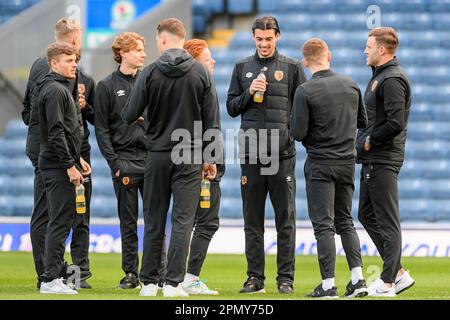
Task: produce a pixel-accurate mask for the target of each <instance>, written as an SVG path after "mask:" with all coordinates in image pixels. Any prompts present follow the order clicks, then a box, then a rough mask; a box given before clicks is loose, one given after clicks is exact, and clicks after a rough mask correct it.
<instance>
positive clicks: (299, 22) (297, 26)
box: [276, 13, 314, 36]
mask: <svg viewBox="0 0 450 320" xmlns="http://www.w3.org/2000/svg"><path fill="white" fill-rule="evenodd" d="M276 18H277V20H278V23H279V25H280V30H281V33H282V34H283V33H284V32H289V31H290V32H296V33H297V34H298V35H299V36H300V34H301V33H302V32H304V30H307V29H309V28H313V23H314V21H313V19H312V18H311V16H310V15H308V14H304V13H297V14H283V15H281V14H280V15H277V16H276ZM299 31H300V32H299Z"/></svg>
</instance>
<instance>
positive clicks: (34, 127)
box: [22, 57, 95, 167]
mask: <svg viewBox="0 0 450 320" xmlns="http://www.w3.org/2000/svg"><path fill="white" fill-rule="evenodd" d="M49 72H50V68H49V66H48V63H47V59H46V58H45V57H41V58H39V59H37V60H36V61H35V62H34V63H33V65H32V67H31V70H30V75H29V78H28V83H27V88H26V91H25V97H24V100H23V111H22V119H23V122H24V123H25V124H26V125H27V126H28V132H27V143H26V154H27V156H28V157H29V158H30V160H31V162H32V164H33V166H34V167H37V166H38V159H39V151H40V141H41V138H40V129H39V113H38V111H37V99H38V96H39V90H37V89H36V88H37V84H38V83H39V81H41V80H42V79H43V78H44V76H45V75H46V74H48V73H49ZM69 82H70V87H69V91H71V92H72V91H73V90H76V87H77V85H78V84H84V86H85V89H86V91H85V96H86V103H87V105H86V107H85V108H84V109H83V111H82V112H81V115H82V117H83V127H84V137H83V144H82V148H81V149H82V150H81V154H82V156H83V157H84V158H88V157H89V153H90V150H91V146H90V144H89V129H88V125H87V122H90V123H91V124H92V125H93V124H94V109H93V104H94V92H95V82H94V80H93V79H92V77H90V76H88V75H86V74H85V73H84V72H83V71H82V70H81V69H80V68H78V69H77V79H76V80H75V79H74V80H69ZM35 89H36V90H35ZM73 96H74V97H75V101H77V100H78V97H77V96H76V93H73Z"/></svg>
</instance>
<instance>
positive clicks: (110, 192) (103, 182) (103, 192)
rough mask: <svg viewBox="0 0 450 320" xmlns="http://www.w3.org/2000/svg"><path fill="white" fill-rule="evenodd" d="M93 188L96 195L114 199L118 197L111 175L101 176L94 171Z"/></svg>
mask: <svg viewBox="0 0 450 320" xmlns="http://www.w3.org/2000/svg"><path fill="white" fill-rule="evenodd" d="M92 190H93V191H92V193H93V195H94V196H95V197H97V196H105V197H111V198H113V199H115V197H116V194H115V193H114V186H113V182H112V178H111V175H108V176H101V175H98V174H95V173H94V174H93V176H92Z"/></svg>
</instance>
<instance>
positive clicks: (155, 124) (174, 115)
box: [122, 49, 220, 162]
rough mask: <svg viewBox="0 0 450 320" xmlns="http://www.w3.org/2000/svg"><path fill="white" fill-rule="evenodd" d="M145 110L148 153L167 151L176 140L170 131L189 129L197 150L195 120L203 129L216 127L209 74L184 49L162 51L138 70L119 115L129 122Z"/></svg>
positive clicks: (216, 108)
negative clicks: (199, 122) (138, 72)
mask: <svg viewBox="0 0 450 320" xmlns="http://www.w3.org/2000/svg"><path fill="white" fill-rule="evenodd" d="M145 109H147V118H148V126H147V130H146V139H147V141H146V143H147V149H148V150H149V151H152V152H162V151H171V150H172V149H173V148H174V147H175V146H176V145H177V144H178V143H180V141H179V140H177V139H174V140H175V141H173V140H172V133H173V132H174V131H175V130H177V129H184V130H183V132H185V133H186V131H187V132H189V143H190V144H191V146H192V147H193V149H201V148H202V147H203V142H202V139H195V138H194V137H198V132H197V136H195V135H194V122H196V121H201V124H202V130H203V132H204V131H206V130H208V129H218V130H220V116H219V106H218V100H217V94H216V89H215V87H214V85H213V83H212V81H211V79H210V76H209V73H208V71H207V70H206V68H205V67H204V66H203V65H201V64H200V63H199V62H197V61H196V60H195V59H194V58H193V57H192V56H191V55H190V54H189V53H188V52H187V51H186V50H184V49H169V50H166V51H165V52H164V53H163V54H162V55H161V56H160V57H159V58H158V59H157V60H156V61H155V62H154V63H152V64H151V65H149V66H147V67H146V68H145V69H144V70H143V71H142V73H141V74H140V76H139V78H138V80H137V81H136V85H135V86H134V88H133V90H132V92H131V95H130V97H129V99H128V101H127V105H126V107H125V108H124V110H123V111H122V117H123V119H124V120H125V121H128V122H133V121H135V120H136V119H137V118H138V117H139V116H140V115H141V114H142V113H143V112H144V110H145ZM197 131H198V130H197ZM180 132H181V131H180ZM201 133H202V132H200V134H201ZM198 138H201V137H198ZM213 160H214V159H205V161H206V162H211V161H213Z"/></svg>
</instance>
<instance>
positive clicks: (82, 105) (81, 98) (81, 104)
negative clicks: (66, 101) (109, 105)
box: [78, 94, 87, 111]
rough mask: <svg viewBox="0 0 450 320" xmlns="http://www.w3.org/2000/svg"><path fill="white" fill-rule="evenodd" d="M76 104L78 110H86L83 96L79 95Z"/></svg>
mask: <svg viewBox="0 0 450 320" xmlns="http://www.w3.org/2000/svg"><path fill="white" fill-rule="evenodd" d="M78 102H79V103H80V110H81V111H83V110H84V108H86V105H87V103H86V97H85V96H84V95H83V94H80V95H79V99H78Z"/></svg>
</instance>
